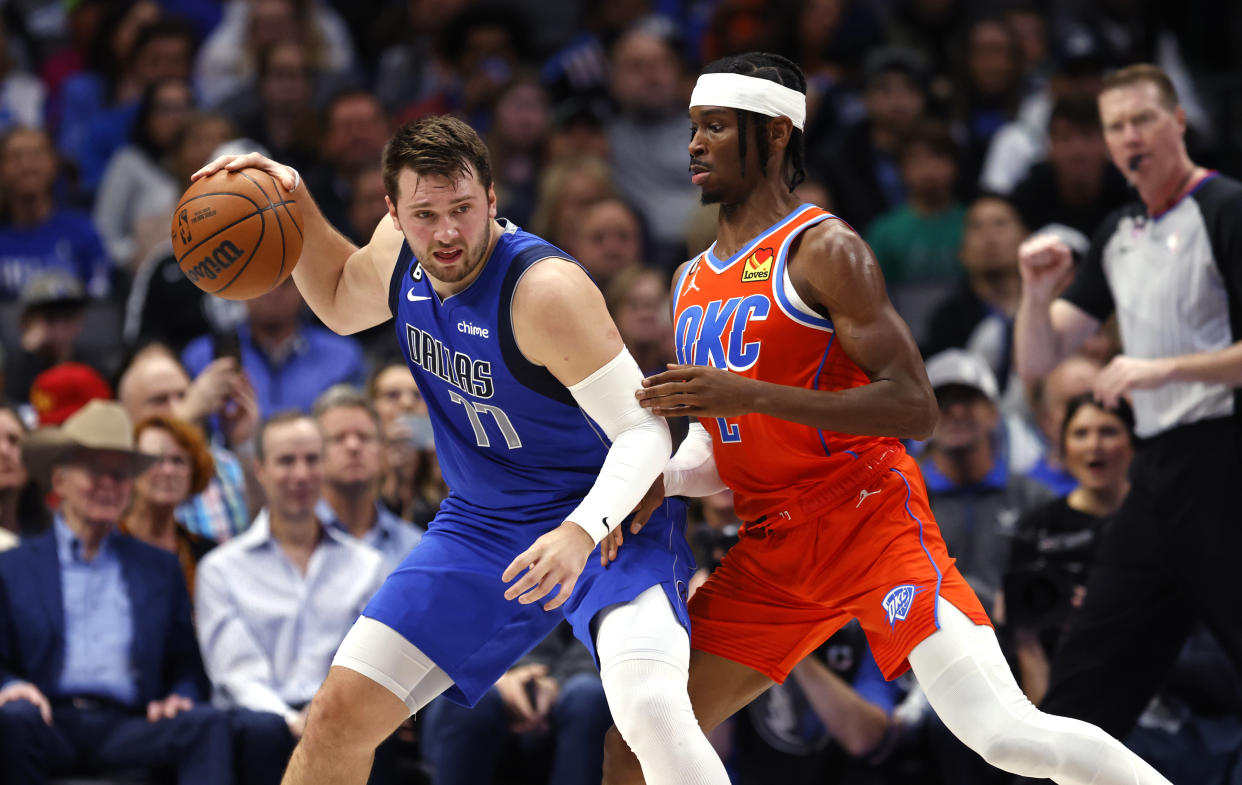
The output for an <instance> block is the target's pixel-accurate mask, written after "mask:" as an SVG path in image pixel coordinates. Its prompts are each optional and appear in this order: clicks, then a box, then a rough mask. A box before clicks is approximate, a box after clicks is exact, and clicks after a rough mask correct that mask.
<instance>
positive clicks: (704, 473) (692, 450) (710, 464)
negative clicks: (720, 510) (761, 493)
mask: <svg viewBox="0 0 1242 785" xmlns="http://www.w3.org/2000/svg"><path fill="white" fill-rule="evenodd" d="M728 487H729V486H727V485H725V484H724V481H723V480H721V479H720V473H719V472H718V471H716V457H715V456H714V455H713V454H712V436H711V434H709V433H708V432H707V429H706V428H704V427H703V426H702V425H701V424H700V423H699V422H698V420H692V421H691V422H690V431H689V432H688V433H687V434H686V438H685V440H684V441H683V442H682V443H681V446H680V447H678V448H677V454H676V455H674V456H673V458H672V460H670V461H669V462H668V465H667V466H665V467H664V495H665V496H695V497H700V496H711V495H712V494H714V493H720V492H721V491H724V490H727V489H728Z"/></svg>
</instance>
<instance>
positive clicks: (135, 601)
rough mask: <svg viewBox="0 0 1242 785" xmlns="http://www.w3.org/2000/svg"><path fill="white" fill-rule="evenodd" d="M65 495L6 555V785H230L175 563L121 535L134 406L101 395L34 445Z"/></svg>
mask: <svg viewBox="0 0 1242 785" xmlns="http://www.w3.org/2000/svg"><path fill="white" fill-rule="evenodd" d="M24 452H25V458H26V463H27V466H28V468H29V469H30V472H31V474H32V476H35V477H36V478H41V480H42V481H44V482H47V483H49V484H50V487H51V489H52V490H53V491H54V492H55V494H56V496H57V497H58V498H59V500H60V503H59V507H58V508H57V510H56V514H55V521H54V524H53V526H52V530H51V531H49V532H47V533H45V534H42V535H40V536H37V537H32V538H29V539H27V540H25V541H24V542H23V544H22V545H21V546H19V547H18V548H16V549H14V550H11V551H7V552H5V553H3V554H0V761H3V768H4V769H5V782H13V783H21V784H22V785H26V784H27V783H31V784H34V783H42V782H44V780H45V778H46V777H48V776H55V775H62V774H104V773H107V772H109V771H115V770H118V769H133V768H150V767H167V768H169V769H173V770H175V771H176V775H177V782H178V783H179V784H180V785H198V783H202V785H218V783H225V785H227V784H228V783H230V782H232V779H233V771H232V746H231V741H230V736H229V733H230V731H229V723H228V718H227V715H225V714H224V713H222V712H220V711H218V710H216V709H213V708H211V707H210V706H208V705H202V706H200V705H197V703H196V702H197V701H198V700H199V699H200V698H202V697H203V696H204V694H205V686H206V684H205V676H204V673H203V667H202V660H201V658H200V655H199V651H198V646H197V642H196V640H195V635H194V629H193V623H192V621H191V617H190V600H189V595H188V594H187V592H186V587H185V580H184V578H183V577H182V574H181V568H180V566H179V565H178V563H177V559H176V557H175V556H173V555H172V554H170V553H167V552H164V551H162V550H160V549H158V548H154V547H152V546H150V545H146V544H145V543H142V542H139V541H138V540H136V539H134V538H132V537H129V536H127V535H124V534H121V533H119V532H118V531H117V529H116V525H117V522H118V521H119V520H120V516H121V513H122V511H123V510H124V509H125V506H126V504H128V502H129V496H130V490H131V487H132V483H133V477H134V476H135V475H137V474H139V473H141V472H142V471H143V470H145V469H146V468H147V467H148V466H150V465H151V464H152V463H153V462H154V461H156V460H159V459H160V458H159V457H158V456H149V455H144V454H143V453H139V452H136V451H134V449H133V437H132V429H131V424H130V421H129V417H128V416H127V415H126V414H125V410H124V409H123V408H122V407H121V406H120V405H119V404H116V403H111V402H104V401H92V402H91V403H89V404H87V405H86V406H85V407H84V408H83V409H82V410H81V411H79V412H78V413H77V414H75V415H73V416H72V417H70V418H69V419H68V420H66V421H65V424H64V425H63V426H62V427H59V428H46V429H42V430H40V431H36V432H35V433H34V434H32V435H31V436H30V437H29V438H28V440H27V442H26V445H25V449H24Z"/></svg>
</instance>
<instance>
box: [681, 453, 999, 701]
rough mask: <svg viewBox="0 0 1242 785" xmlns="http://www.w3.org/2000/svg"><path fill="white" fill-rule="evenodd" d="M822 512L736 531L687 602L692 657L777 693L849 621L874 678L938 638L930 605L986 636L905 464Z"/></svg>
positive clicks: (864, 481)
mask: <svg viewBox="0 0 1242 785" xmlns="http://www.w3.org/2000/svg"><path fill="white" fill-rule="evenodd" d="M834 496H835V497H836V498H835V499H833V500H832V501H830V502H828V503H826V504H823V505H821V506H819V507H818V508H815V509H810V510H805V511H804V510H801V509H798V505H797V504H796V503H791V509H790V510H788V511H787V512H782V513H781V514H779V515H775V516H768V517H767V518H765V519H764V520H763V521H762V522H760V523H757V524H747V525H746V526H743V527H742V530H741V532H740V534H739V541H738V543H737V544H736V545H734V546H733V547H732V548H731V549H730V550H729V552H728V553H727V554H726V555H725V558H724V561H723V562H722V563H721V565H720V567H719V568H717V569H716V571H715V572H713V573H712V575H711V577H709V578H708V579H707V582H706V583H705V584H703V586H702V587H700V588H699V590H698V591H697V592H695V594H694V596H693V597H691V598H690V620H691V625H690V631H691V633H690V634H691V645H692V646H693V647H694V648H696V649H699V650H701V651H706V652H709V653H711V654H715V655H718V656H720V657H724V658H726V659H729V660H733V661H734V662H738V663H741V664H742V665H746V666H748V667H750V668H754V669H755V670H757V671H759V672H761V673H763V674H765V675H767V676H769V677H770V678H772V679H774V680H775V681H777V682H783V681H784V680H785V678H786V677H787V676H788V675H789V671H790V670H791V669H792V668H793V666H794V665H796V664H798V662H799V661H801V660H802V659H803V658H804V657H806V656H807V655H808V654H810V653H811V652H812V651H814V650H815V649H816V648H818V647H819V646H820V645H821V644H822V643H823V642H824V641H826V640H828V638H829V637H831V636H832V634H833V633H834V632H836V631H837V630H838V629H840V628H841V627H842V626H843V625H845V624H846V623H847V622H848V621H849V620H850V619H851V618H857V619H858V620H859V621H860V622H861V624H862V627H863V630H864V631H865V632H866V634H867V641H868V643H869V644H870V645H871V651H872V654H874V655H875V659H876V663H877V664H878V665H879V666H880V670H881V671H882V672H883V673H884V676H885V678H888V679H893V678H896V677H897V676H900V675H901V674H902V673H903V672H905V670H906V668H908V667H909V664H908V662H907V661H906V657H907V656H908V655H909V654H910V651H911V650H912V649H913V648H914V647H915V646H917V645H918V644H919V643H920V642H921V641H922V640H923V639H924V638H926V637H927V636H928V635H931V634H932V633H933V632H935V631H936V630H937V629H938V621H937V614H936V598H937V597H944V598H945V599H946V600H948V601H949V602H951V603H952V604H953V605H954V606H955V607H957V608H958V609H959V610H961V611H962V612H963V613H965V614H966V615H967V616H968V617H969V618H970V619H971V620H972V621H974V622H975V623H976V624H989V625H990V622H989V620H988V616H987V613H985V612H984V610H983V606H982V605H980V604H979V600H978V598H977V597H976V596H975V593H974V591H972V590H971V588H970V586H968V585H967V583H966V580H965V579H964V578H963V577H962V576H961V574H960V573H959V572H958V571H957V568H956V567H955V566H954V564H953V559H952V558H950V557H949V554H948V551H947V549H946V548H945V544H944V540H943V539H942V538H941V536H940V529H939V527H938V526H937V525H936V522H935V520H934V519H933V518H932V514H931V509H930V508H929V507H928V504H927V491H926V489H925V488H924V485H923V476H922V474H921V473H920V472H919V469H918V465H917V464H916V463H915V462H914V460H913V459H911V458H910V457H909V456H908V455H904V454H903V455H902V456H901V457H900V458H899V459H897V461H896V462H895V463H892V465H891V466H888V467H887V468H883V469H880V470H879V471H876V472H874V473H871V474H870V475H868V476H864V477H862V478H860V481H859V482H858V484H857V486H856V487H854V488H843V489H842V492H841V493H840V494H834Z"/></svg>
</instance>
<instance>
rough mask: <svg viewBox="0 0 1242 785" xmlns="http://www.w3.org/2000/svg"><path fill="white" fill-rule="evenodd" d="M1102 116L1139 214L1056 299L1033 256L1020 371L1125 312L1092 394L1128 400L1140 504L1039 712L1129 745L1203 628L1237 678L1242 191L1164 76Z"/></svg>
mask: <svg viewBox="0 0 1242 785" xmlns="http://www.w3.org/2000/svg"><path fill="white" fill-rule="evenodd" d="M1099 108H1100V119H1101V125H1102V127H1103V130H1104V139H1105V142H1106V143H1107V145H1108V150H1109V154H1110V155H1111V156H1112V160H1113V163H1114V164H1116V166H1117V168H1118V169H1120V170H1121V172H1122V173H1123V174H1124V175H1125V177H1126V179H1127V180H1129V182H1130V184H1131V185H1132V186H1133V187H1134V188H1135V190H1137V192H1138V196H1139V201H1138V202H1135V203H1133V204H1131V205H1128V206H1126V207H1123V208H1121V209H1119V210H1118V211H1116V212H1115V213H1113V214H1112V215H1110V216H1109V217H1108V218H1107V219H1106V220H1105V221H1104V223H1103V225H1102V226H1100V228H1099V230H1098V231H1097V232H1096V234H1095V237H1094V238H1093V239H1092V242H1091V247H1090V250H1089V251H1088V253H1087V256H1086V258H1085V259H1084V261H1083V262H1082V264H1081V265H1080V266H1079V269H1078V270H1077V272H1076V273H1075V275H1074V279H1073V282H1072V283H1071V284H1070V285H1069V288H1068V289H1067V290H1065V292H1064V293H1063V294H1061V295H1060V296H1057V292H1058V291H1059V290H1060V286H1061V285H1063V284H1064V281H1065V278H1066V276H1067V275H1069V273H1070V270H1071V268H1072V267H1073V261H1072V259H1071V255H1070V251H1069V249H1068V248H1067V247H1066V246H1065V245H1064V244H1063V243H1062V242H1061V241H1059V240H1057V239H1056V238H1052V237H1048V236H1043V237H1036V238H1033V239H1031V240H1028V241H1027V242H1026V243H1025V244H1024V245H1023V247H1022V249H1021V251H1020V254H1019V256H1020V265H1021V271H1022V283H1023V291H1022V302H1021V305H1020V307H1019V309H1018V317H1017V324H1016V326H1015V352H1016V357H1015V360H1016V364H1017V368H1018V372H1019V373H1020V374H1021V375H1022V377H1023V379H1025V380H1026V381H1028V382H1029V381H1033V380H1035V379H1038V378H1039V377H1041V376H1043V375H1044V374H1046V373H1047V372H1048V371H1049V370H1051V369H1052V367H1053V366H1054V365H1055V364H1056V363H1057V362H1059V361H1060V360H1061V359H1062V358H1064V357H1066V356H1067V355H1069V354H1071V353H1073V352H1074V351H1075V350H1076V349H1077V348H1078V347H1079V345H1081V344H1082V342H1083V340H1084V339H1086V338H1087V337H1088V336H1089V335H1091V334H1093V333H1094V332H1095V331H1096V330H1097V329H1098V328H1099V326H1100V323H1101V322H1103V321H1104V320H1105V319H1107V318H1108V317H1109V316H1110V315H1111V314H1114V313H1115V314H1116V315H1117V319H1118V323H1119V326H1120V329H1121V340H1122V346H1123V354H1122V355H1121V356H1118V357H1116V358H1115V359H1113V361H1112V362H1111V363H1109V364H1108V366H1107V367H1105V368H1104V370H1103V371H1102V372H1101V373H1100V376H1099V378H1098V380H1097V382H1096V384H1095V396H1096V398H1097V399H1099V400H1100V401H1101V402H1102V403H1103V404H1104V405H1106V406H1109V407H1111V406H1114V405H1116V403H1117V400H1118V399H1119V398H1120V397H1122V396H1130V397H1131V398H1132V400H1133V406H1134V414H1135V426H1136V427H1135V432H1136V434H1137V436H1138V437H1140V442H1139V446H1138V450H1137V453H1136V456H1135V460H1134V463H1133V464H1132V468H1131V487H1132V490H1131V492H1130V495H1129V497H1128V498H1127V499H1126V501H1125V503H1124V505H1123V506H1122V508H1121V510H1120V511H1119V513H1118V517H1117V520H1116V522H1115V523H1114V524H1113V525H1112V526H1111V527H1110V528H1109V529H1108V530H1107V532H1106V533H1105V534H1104V536H1103V539H1102V541H1101V543H1100V545H1099V549H1098V551H1097V554H1096V562H1095V564H1094V566H1093V567H1092V572H1091V576H1090V578H1089V580H1088V584H1087V595H1086V601H1085V603H1084V605H1083V607H1082V608H1081V609H1080V610H1079V612H1078V613H1077V614H1076V616H1075V618H1074V620H1073V621H1072V622H1071V627H1070V629H1069V631H1068V632H1067V634H1066V636H1065V637H1064V638H1063V641H1062V644H1061V646H1060V648H1059V649H1058V650H1057V652H1056V654H1055V655H1054V657H1053V661H1052V674H1051V684H1050V686H1049V690H1048V694H1047V696H1046V698H1045V699H1044V704H1043V706H1042V708H1043V709H1044V710H1045V711H1047V712H1050V713H1053V714H1065V715H1068V716H1071V717H1077V718H1079V719H1083V720H1086V721H1088V722H1092V723H1095V724H1096V725H1099V726H1100V727H1101V728H1103V729H1104V730H1105V731H1107V732H1109V733H1111V734H1112V735H1113V736H1115V737H1117V738H1125V736H1126V735H1127V733H1128V732H1129V730H1130V729H1131V728H1132V727H1133V725H1134V723H1135V720H1136V719H1137V718H1138V716H1139V714H1140V713H1141V712H1142V711H1143V709H1144V707H1145V706H1146V705H1147V703H1148V701H1149V700H1150V698H1151V697H1152V695H1153V694H1154V693H1155V691H1156V689H1157V688H1158V687H1159V686H1160V684H1161V681H1162V680H1163V678H1164V676H1165V674H1166V673H1167V672H1168V670H1169V667H1170V666H1171V665H1172V663H1173V660H1174V659H1175V658H1176V657H1177V654H1178V651H1179V650H1180V649H1181V648H1182V644H1183V643H1184V642H1185V640H1186V638H1187V636H1188V635H1189V633H1190V631H1191V630H1192V629H1193V628H1194V626H1195V624H1196V623H1197V622H1198V621H1199V620H1202V621H1203V622H1205V623H1206V624H1207V626H1208V628H1209V629H1210V630H1211V631H1212V633H1213V634H1215V636H1216V637H1217V639H1218V640H1219V641H1220V643H1221V645H1222V647H1223V648H1224V650H1225V651H1226V652H1227V653H1228V655H1229V656H1230V658H1231V659H1232V661H1233V663H1234V667H1235V668H1237V669H1239V671H1242V598H1240V597H1239V596H1238V594H1237V591H1236V589H1235V585H1236V582H1235V580H1234V578H1233V575H1234V572H1233V571H1234V569H1235V565H1236V564H1237V561H1238V559H1239V556H1240V555H1242V520H1240V519H1239V515H1238V500H1239V485H1240V482H1242V464H1240V461H1239V442H1238V440H1237V436H1238V424H1237V418H1238V416H1239V414H1238V413H1239V408H1238V395H1237V392H1236V389H1237V388H1238V387H1242V341H1240V339H1242V184H1240V183H1238V182H1237V181H1235V180H1231V179H1229V178H1227V177H1224V176H1221V175H1219V174H1217V173H1215V172H1212V171H1208V170H1205V169H1203V168H1201V167H1199V166H1196V165H1195V164H1194V162H1192V161H1191V160H1190V158H1189V157H1188V156H1187V154H1186V145H1185V141H1184V139H1183V136H1184V134H1185V131H1186V115H1185V112H1184V111H1183V110H1182V108H1181V107H1180V106H1179V105H1178V99H1177V94H1176V92H1175V91H1174V88H1173V85H1172V83H1171V82H1170V81H1169V77H1168V76H1167V75H1166V74H1165V73H1164V72H1163V71H1161V70H1160V69H1159V68H1156V67H1155V66H1151V65H1133V66H1130V67H1128V68H1124V69H1122V70H1120V71H1117V72H1116V73H1114V74H1112V75H1110V76H1109V77H1107V78H1106V79H1105V81H1104V86H1103V88H1102V89H1101V91H1100V95H1099Z"/></svg>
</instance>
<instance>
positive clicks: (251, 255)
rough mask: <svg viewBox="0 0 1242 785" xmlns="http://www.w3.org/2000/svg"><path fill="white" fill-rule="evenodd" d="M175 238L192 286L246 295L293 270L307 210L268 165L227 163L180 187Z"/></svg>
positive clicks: (180, 262) (175, 249)
mask: <svg viewBox="0 0 1242 785" xmlns="http://www.w3.org/2000/svg"><path fill="white" fill-rule="evenodd" d="M172 246H173V253H174V254H175V255H176V257H177V264H178V265H179V266H180V267H181V272H183V273H185V277H186V278H189V279H190V281H191V282H192V283H193V284H194V285H195V286H197V287H198V288H200V289H202V290H203V291H204V292H207V293H208V294H214V295H216V296H217V297H223V298H225V299H227V300H249V299H251V298H254V297H258V296H259V295H261V294H264V293H266V292H269V291H271V290H272V289H273V288H275V286H276V285H277V284H279V283H280V282H282V281H284V280H285V279H286V278H288V277H289V274H290V273H292V272H293V266H294V265H295V264H297V262H298V257H299V256H300V255H301V254H302V210H301V208H300V207H298V204H297V202H295V201H294V200H293V198H292V197H291V196H290V195H289V192H288V191H286V190H285V189H284V186H282V185H281V184H280V181H279V180H277V179H276V178H275V177H273V176H271V175H270V174H268V173H267V172H264V171H261V170H259V169H242V170H241V171H237V172H229V171H223V170H222V171H219V172H216V173H215V174H213V175H211V176H210V177H204V178H202V179H201V180H198V181H196V182H195V183H193V184H192V185H191V186H190V187H189V188H187V189H186V191H185V193H184V194H182V195H181V201H180V203H179V204H178V205H177V209H176V211H175V212H174V213H173V220H172Z"/></svg>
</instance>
